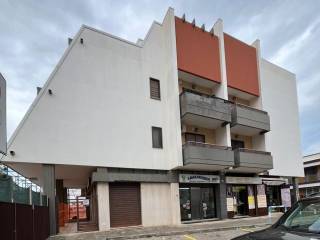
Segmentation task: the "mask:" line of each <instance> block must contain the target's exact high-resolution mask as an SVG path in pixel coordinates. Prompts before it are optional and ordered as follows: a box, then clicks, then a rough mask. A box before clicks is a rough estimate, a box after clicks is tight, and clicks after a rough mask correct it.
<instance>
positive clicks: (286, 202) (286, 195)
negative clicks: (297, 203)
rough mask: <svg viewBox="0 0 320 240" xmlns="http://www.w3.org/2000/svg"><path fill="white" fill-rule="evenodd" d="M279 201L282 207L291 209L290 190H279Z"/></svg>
mask: <svg viewBox="0 0 320 240" xmlns="http://www.w3.org/2000/svg"><path fill="white" fill-rule="evenodd" d="M281 200H282V205H283V206H285V207H291V195H290V188H282V189H281Z"/></svg>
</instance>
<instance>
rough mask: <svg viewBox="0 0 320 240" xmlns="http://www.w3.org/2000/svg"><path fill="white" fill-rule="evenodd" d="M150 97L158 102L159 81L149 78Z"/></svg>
mask: <svg viewBox="0 0 320 240" xmlns="http://www.w3.org/2000/svg"><path fill="white" fill-rule="evenodd" d="M150 97H151V98H153V99H157V100H160V97H161V96H160V81H159V80H157V79H154V78H150Z"/></svg>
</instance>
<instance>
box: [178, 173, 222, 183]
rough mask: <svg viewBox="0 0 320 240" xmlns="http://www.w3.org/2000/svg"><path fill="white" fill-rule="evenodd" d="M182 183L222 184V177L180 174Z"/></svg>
mask: <svg viewBox="0 0 320 240" xmlns="http://www.w3.org/2000/svg"><path fill="white" fill-rule="evenodd" d="M179 182H181V183H220V176H217V175H201V174H179Z"/></svg>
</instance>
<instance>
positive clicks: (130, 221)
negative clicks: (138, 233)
mask: <svg viewBox="0 0 320 240" xmlns="http://www.w3.org/2000/svg"><path fill="white" fill-rule="evenodd" d="M109 197H110V225H111V227H126V226H137V225H141V203H140V184H139V183H110V185H109Z"/></svg>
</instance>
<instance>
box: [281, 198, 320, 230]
mask: <svg viewBox="0 0 320 240" xmlns="http://www.w3.org/2000/svg"><path fill="white" fill-rule="evenodd" d="M319 219H320V203H319V202H318V200H310V201H305V202H300V203H298V205H297V206H296V207H295V208H293V210H292V211H291V213H290V214H288V216H287V217H286V218H284V219H283V220H282V224H281V225H280V226H284V227H285V228H286V229H288V230H289V231H290V230H294V231H295V232H308V233H319V232H320V224H319Z"/></svg>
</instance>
